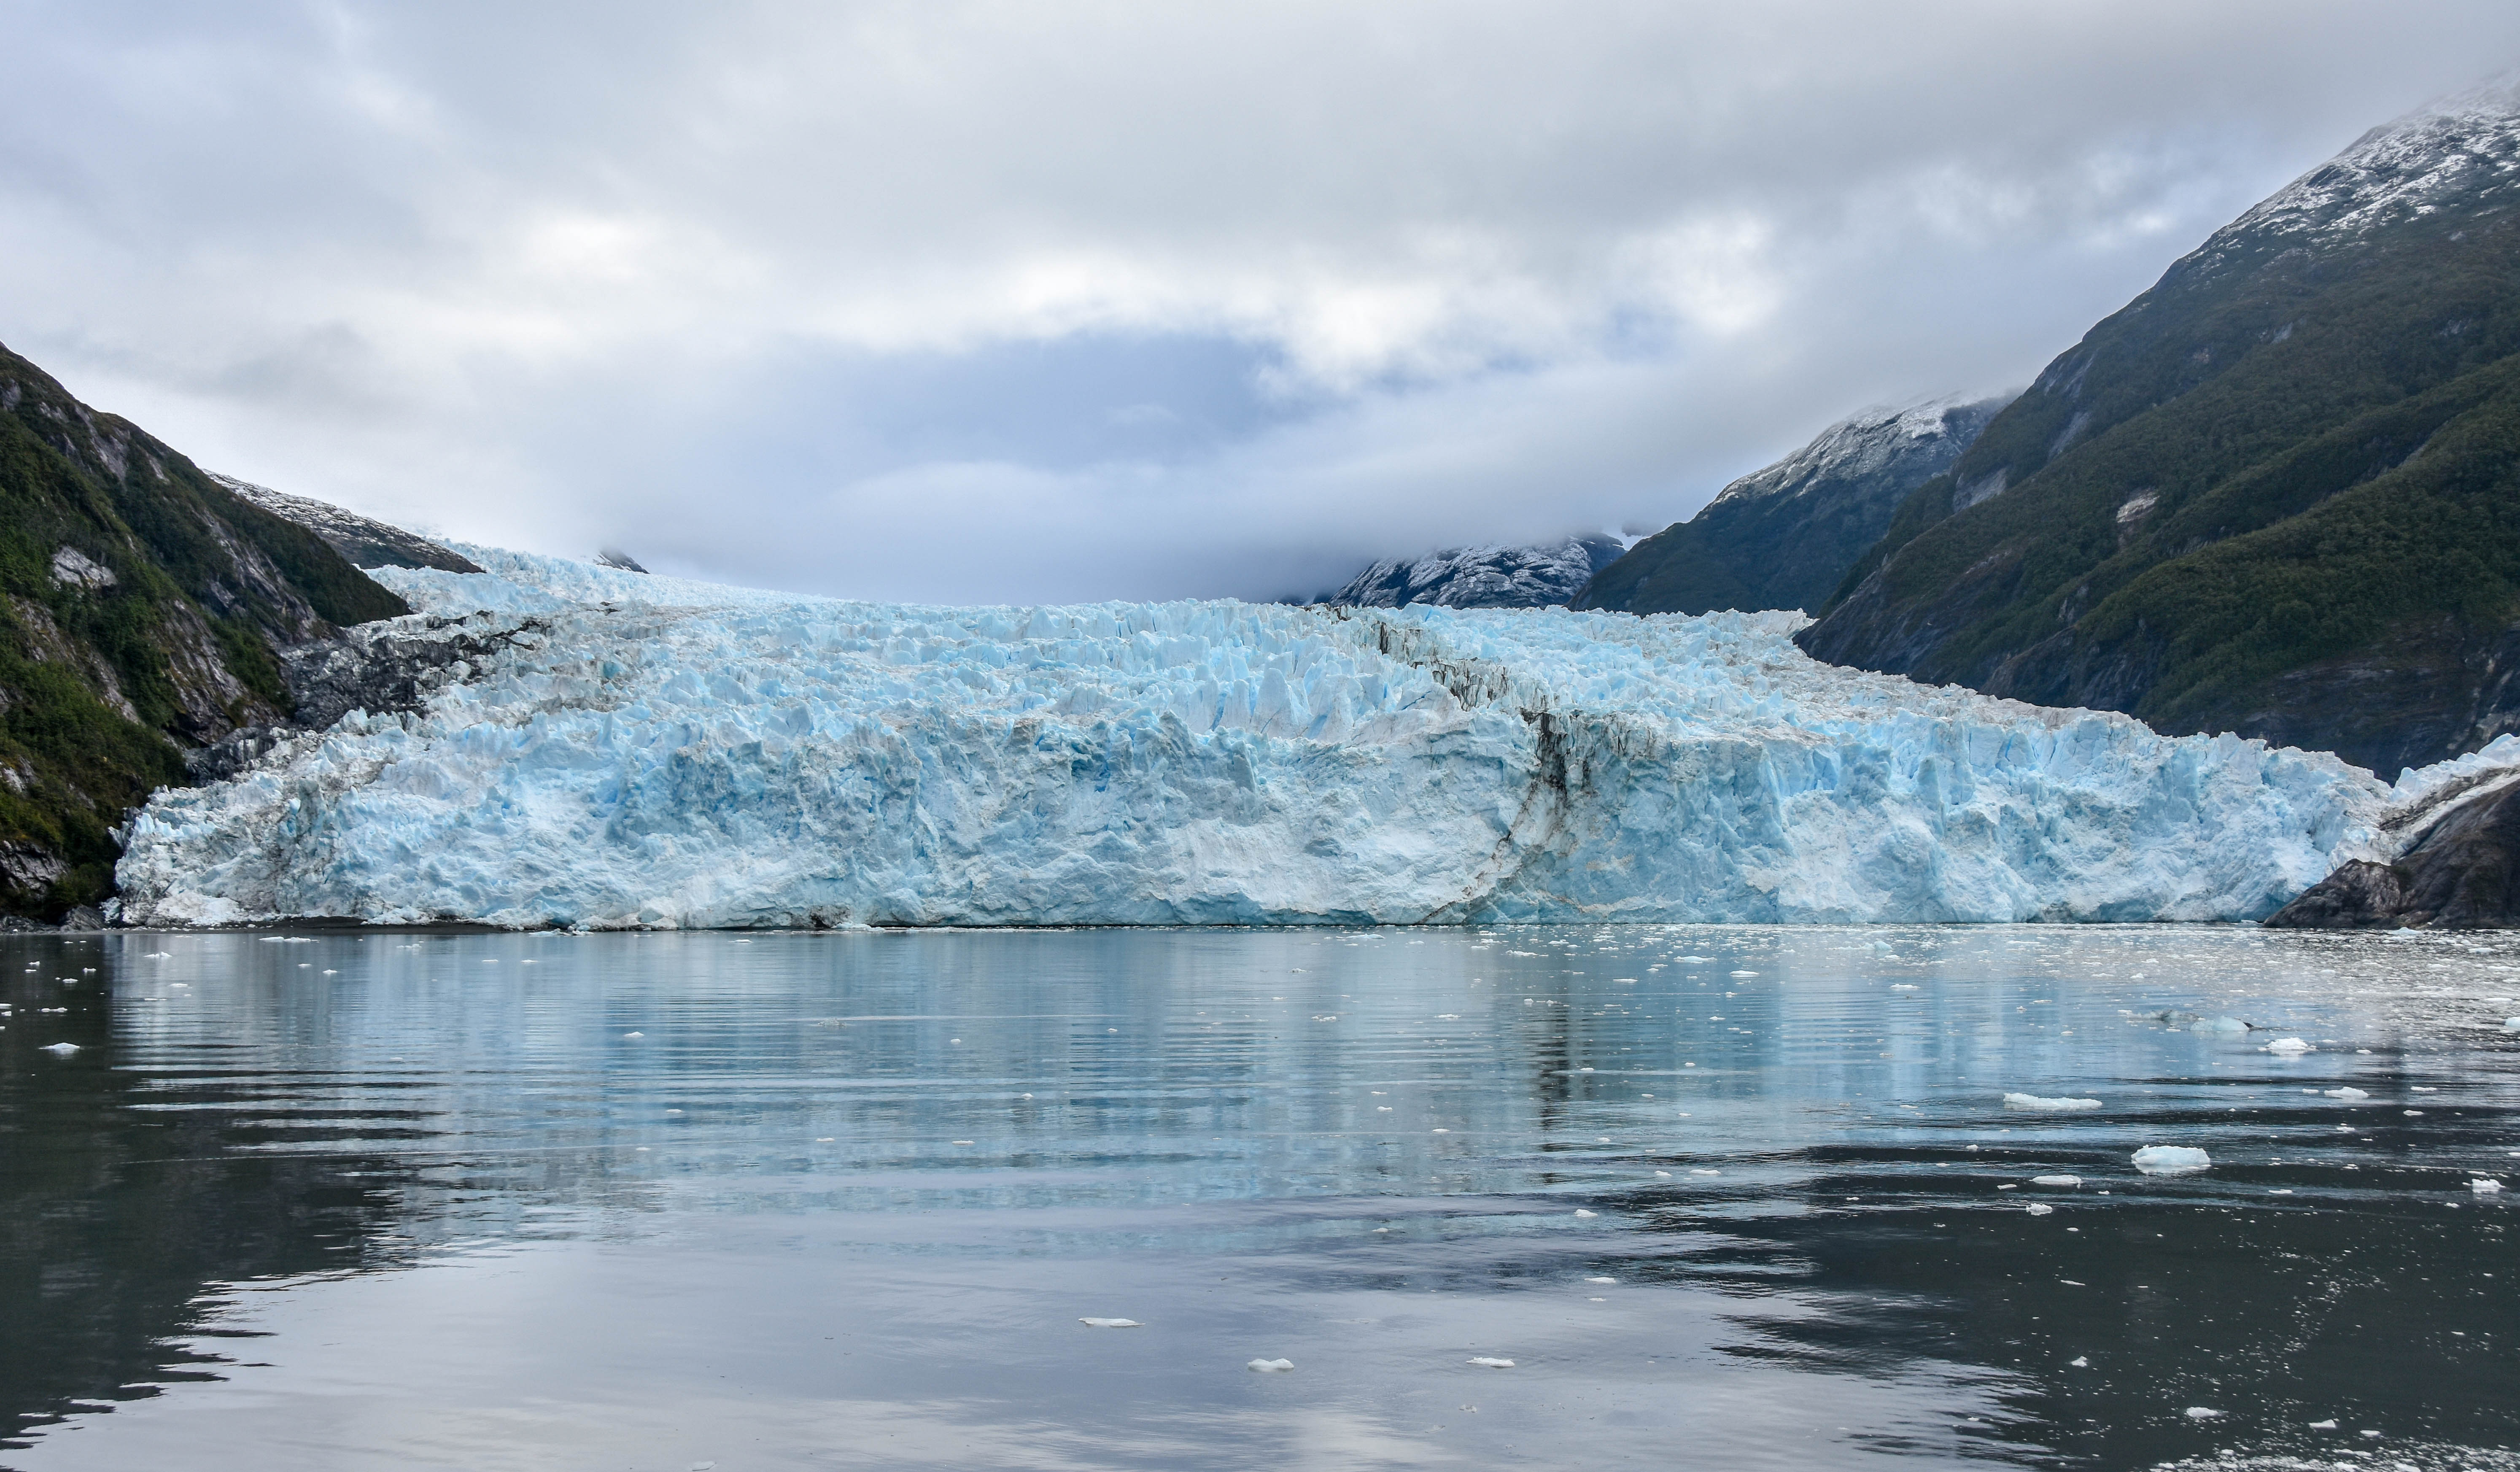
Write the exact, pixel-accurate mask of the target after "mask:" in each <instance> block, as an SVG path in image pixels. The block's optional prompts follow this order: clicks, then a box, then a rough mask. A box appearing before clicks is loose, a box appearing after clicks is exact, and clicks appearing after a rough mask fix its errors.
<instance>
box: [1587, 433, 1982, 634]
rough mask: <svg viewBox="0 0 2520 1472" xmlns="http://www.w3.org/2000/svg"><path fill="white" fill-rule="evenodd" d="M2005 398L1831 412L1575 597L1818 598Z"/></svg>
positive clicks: (1644, 602) (1620, 602)
mask: <svg viewBox="0 0 2520 1472" xmlns="http://www.w3.org/2000/svg"><path fill="white" fill-rule="evenodd" d="M2012 398H2013V395H2011V394H2003V395H1999V396H1997V397H1995V398H1990V399H1978V400H1974V401H1964V400H1961V399H1958V398H1947V399H1934V400H1929V401H1927V402H1925V403H1921V404H1913V405H1910V406H1909V407H1907V408H1905V409H1874V410H1868V411H1866V412H1865V413H1862V414H1859V415H1857V416H1855V417H1854V418H1853V419H1849V420H1844V421H1841V422H1839V423H1837V424H1831V425H1829V426H1828V427H1827V428H1826V429H1823V430H1822V431H1821V433H1820V437H1819V438H1817V439H1815V440H1813V441H1812V442H1811V443H1810V444H1808V445H1805V446H1804V447H1803V448H1801V449H1800V450H1797V451H1795V452H1794V453H1793V454H1791V455H1788V456H1786V457H1785V458H1784V459H1782V460H1780V461H1778V462H1777V463H1776V464H1775V465H1772V466H1770V467H1768V468H1766V469H1764V470H1754V471H1752V472H1751V473H1749V474H1747V475H1744V476H1742V477H1741V478H1740V479H1738V480H1736V481H1733V483H1732V484H1731V485H1728V486H1726V487H1725V488H1724V489H1723V491H1722V492H1720V493H1719V494H1718V495H1717V496H1716V498H1715V499H1714V500H1713V501H1710V502H1708V503H1707V504H1706V506H1705V508H1704V509H1703V510H1701V511H1700V512H1698V513H1697V514H1696V515H1694V516H1692V517H1690V518H1689V519H1688V520H1687V521H1682V522H1677V523H1675V524H1673V525H1671V526H1669V527H1667V528H1665V529H1664V530H1662V531H1660V532H1657V533H1655V534H1654V535H1653V536H1650V537H1647V538H1645V539H1644V540H1643V542H1640V543H1638V544H1637V545H1636V546H1635V547H1633V548H1630V549H1629V550H1628V554H1627V556H1625V557H1623V558H1619V559H1618V560H1617V561H1615V562H1612V563H1611V564H1610V565H1609V566H1607V567H1605V568H1603V569H1601V571H1599V572H1598V573H1597V574H1595V575H1594V578H1593V581H1592V582H1591V583H1590V584H1589V585H1587V586H1586V587H1585V589H1584V591H1583V592H1582V593H1581V594H1580V595H1579V596H1578V597H1577V598H1576V599H1575V602H1574V606H1576V607H1578V608H1619V609H1624V610H1625V611H1627V612H1630V613H1705V612H1709V611H1711V610H1713V609H1717V608H1741V609H1755V608H1816V607H1818V606H1820V604H1821V602H1822V601H1823V600H1824V599H1826V598H1827V597H1828V595H1829V594H1830V592H1831V591H1833V590H1834V589H1835V588H1836V587H1837V585H1838V581H1839V580H1840V579H1841V578H1843V577H1844V576H1845V575H1846V569H1848V568H1849V567H1852V566H1854V565H1855V562H1856V559H1857V558H1861V557H1863V556H1864V554H1865V553H1866V552H1867V551H1868V549H1870V548H1871V546H1872V545H1873V544H1874V543H1876V542H1878V541H1880V540H1881V534H1882V533H1883V532H1885V531H1887V530H1889V529H1890V518H1891V515H1892V514H1893V513H1896V512H1897V511H1898V509H1899V504H1900V503H1901V502H1902V501H1904V500H1906V499H1907V497H1908V495H1909V493H1910V492H1912V491H1913V490H1915V489H1916V487H1918V486H1920V485H1922V484H1924V483H1925V482H1926V481H1928V480H1931V479H1932V478H1933V477H1935V476H1936V475H1939V474H1941V473H1942V472H1943V471H1945V470H1947V469H1950V468H1951V466H1952V462H1953V461H1955V460H1958V458H1959V455H1960V452H1961V451H1963V450H1965V449H1967V448H1968V447H1969V445H1970V444H1971V443H1972V442H1974V441H1975V440H1976V439H1977V437H1978V435H1979V433H1980V432H1981V431H1983V430H1984V429H1985V428H1986V426H1987V424H1988V422H1989V421H1991V420H1993V419H1994V418H1995V416H1996V413H1997V411H1999V410H2001V409H2002V408H2003V406H2004V405H2006V404H2008V403H2010V402H2011V401H2012Z"/></svg>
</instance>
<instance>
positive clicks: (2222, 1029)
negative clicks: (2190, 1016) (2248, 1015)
mask: <svg viewBox="0 0 2520 1472" xmlns="http://www.w3.org/2000/svg"><path fill="white" fill-rule="evenodd" d="M2195 1029H2196V1031H2198V1032H2200V1033H2245V1032H2247V1031H2248V1030H2249V1025H2248V1024H2247V1023H2245V1022H2242V1021H2241V1020H2240V1019H2239V1018H2237V1017H2206V1018H2202V1019H2200V1020H2199V1021H2198V1022H2197V1023H2196V1024H2195Z"/></svg>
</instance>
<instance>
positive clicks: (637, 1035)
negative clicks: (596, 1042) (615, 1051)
mask: <svg viewBox="0 0 2520 1472" xmlns="http://www.w3.org/2000/svg"><path fill="white" fill-rule="evenodd" d="M621 1036H622V1037H624V1038H644V1037H646V1036H648V1035H647V1034H646V1033H623V1034H622V1035H621Z"/></svg>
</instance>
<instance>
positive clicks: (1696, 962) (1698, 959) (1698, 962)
mask: <svg viewBox="0 0 2520 1472" xmlns="http://www.w3.org/2000/svg"><path fill="white" fill-rule="evenodd" d="M1672 959H1673V960H1676V961H1680V962H1682V963H1684V964H1687V965H1692V966H1703V965H1706V964H1708V963H1710V962H1712V961H1713V960H1714V959H1715V958H1714V957H1712V956H1675V957H1673V958H1672ZM2511 1020H2512V1021H2513V1022H2515V1023H2520V1017H2514V1018H2512V1019H2511Z"/></svg>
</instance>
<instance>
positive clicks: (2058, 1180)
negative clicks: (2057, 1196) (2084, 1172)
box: [2030, 1176, 2083, 1186]
mask: <svg viewBox="0 0 2520 1472" xmlns="http://www.w3.org/2000/svg"><path fill="white" fill-rule="evenodd" d="M2030 1183H2031V1184H2032V1185H2063V1186H2075V1185H2081V1184H2082V1183H2083V1178H2082V1177H2080V1176H2033V1177H2031V1178H2030Z"/></svg>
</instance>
